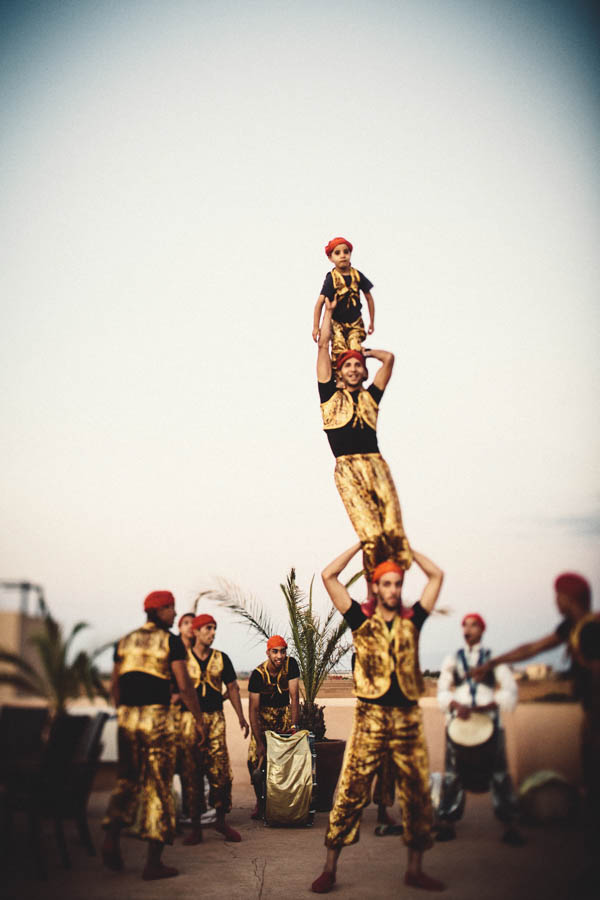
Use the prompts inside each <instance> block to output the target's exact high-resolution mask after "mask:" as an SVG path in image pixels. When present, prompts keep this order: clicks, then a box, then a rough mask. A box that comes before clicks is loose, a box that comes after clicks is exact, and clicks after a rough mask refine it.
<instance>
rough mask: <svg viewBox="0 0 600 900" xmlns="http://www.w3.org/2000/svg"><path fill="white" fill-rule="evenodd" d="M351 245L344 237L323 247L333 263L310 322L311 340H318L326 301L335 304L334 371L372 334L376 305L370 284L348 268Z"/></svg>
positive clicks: (360, 273)
mask: <svg viewBox="0 0 600 900" xmlns="http://www.w3.org/2000/svg"><path fill="white" fill-rule="evenodd" d="M352 249H353V248H352V244H351V243H350V241H347V240H346V238H343V237H335V238H332V240H330V241H329V243H328V244H327V246H326V247H325V253H326V254H327V256H328V257H329V259H330V260H331V261H332V262H333V263H334V268H333V269H332V270H331V272H328V273H327V275H326V276H325V281H324V282H323V287H322V288H321V293H320V294H319V299H318V300H317V302H316V304H315V315H314V322H313V332H312V336H313V340H314V341H315V342H317V341H318V340H319V332H320V322H321V313H322V312H323V305H324V304H325V300H326V299H327V300H334V299H336V300H337V305H336V307H335V309H334V311H333V321H332V336H331V360H332V366H333V371H334V372H335V370H336V361H337V359H338V357H339V356H341V354H342V353H344V352H345V351H346V350H359V351H360V350H361V349H362V343H363V341H364V339H365V337H366V335H367V333H368V334H373V331H374V323H375V303H374V302H373V296H372V294H371V288H372V287H373V284H372V282H370V281H369V279H368V278H367V277H366V276H365V275H363V274H362V272H359V271H358V269H353V268H352V266H351V265H350V257H351V255H352ZM361 291H362V292H363V294H364V295H365V299H366V301H367V307H368V309H369V317H370V324H369V328H368V332H365V325H364V322H363V318H362V315H361V313H360V310H361V305H362V304H361V299H360V292H361Z"/></svg>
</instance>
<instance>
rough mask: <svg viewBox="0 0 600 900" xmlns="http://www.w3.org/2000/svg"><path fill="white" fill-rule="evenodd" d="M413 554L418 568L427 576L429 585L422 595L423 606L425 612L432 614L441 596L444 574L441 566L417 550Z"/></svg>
mask: <svg viewBox="0 0 600 900" xmlns="http://www.w3.org/2000/svg"><path fill="white" fill-rule="evenodd" d="M412 553H413V559H414V561H415V562H416V564H417V565H418V567H419V568H420V569H421V571H422V572H424V573H425V575H427V584H426V585H425V587H424V589H423V593H422V594H421V606H422V607H423V609H424V610H425V612H428V613H430V612H431V610H432V609H433V607H434V606H435V604H436V603H437V599H438V597H439V596H440V591H441V589H442V582H443V580H444V573H443V572H442V570H441V569H440V568H439V566H436V564H435V563H434V562H431V560H430V559H428V558H427V557H426V556H424V555H423V554H422V553H417V551H416V550H413V551H412Z"/></svg>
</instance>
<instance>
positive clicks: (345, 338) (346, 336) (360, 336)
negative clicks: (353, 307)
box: [331, 316, 367, 372]
mask: <svg viewBox="0 0 600 900" xmlns="http://www.w3.org/2000/svg"><path fill="white" fill-rule="evenodd" d="M366 336H367V332H366V331H365V324H364V322H363V319H362V316H359V317H358V319H355V320H354V322H336V321H335V319H332V320H331V365H332V368H333V371H334V372H335V364H336V362H337V359H338V357H339V356H341V355H342V353H345V352H346V350H358V351H359V352H360V351H361V350H362V345H363V341H364V340H365V338H366Z"/></svg>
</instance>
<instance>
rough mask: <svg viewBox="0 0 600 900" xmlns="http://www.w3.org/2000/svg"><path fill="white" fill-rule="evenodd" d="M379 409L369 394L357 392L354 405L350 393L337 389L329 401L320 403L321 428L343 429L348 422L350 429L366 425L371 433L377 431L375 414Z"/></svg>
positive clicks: (363, 391) (326, 429)
mask: <svg viewBox="0 0 600 900" xmlns="http://www.w3.org/2000/svg"><path fill="white" fill-rule="evenodd" d="M378 412H379V407H378V405H377V403H376V402H375V400H374V399H373V397H372V396H371V394H370V393H369V392H368V391H365V390H363V389H362V388H361V389H360V391H359V392H358V399H357V401H356V405H354V401H353V399H352V394H351V393H350V391H347V390H345V389H344V390H342V389H341V388H340V389H338V390H337V391H336V392H335V393H334V394H333V396H332V397H330V398H329V400H326V401H325V403H321V415H322V416H323V428H324V430H325V431H329V430H330V429H331V428H343V427H344V425H347V424H348V422H352V427H353V428H356V427H357V426H359V427H360V428H364V426H365V425H368V427H369V428H372V429H373V431H377V414H378Z"/></svg>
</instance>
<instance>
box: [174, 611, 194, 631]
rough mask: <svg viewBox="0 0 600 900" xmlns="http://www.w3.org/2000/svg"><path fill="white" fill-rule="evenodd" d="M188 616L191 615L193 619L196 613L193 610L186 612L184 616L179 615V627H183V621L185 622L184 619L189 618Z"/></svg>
mask: <svg viewBox="0 0 600 900" xmlns="http://www.w3.org/2000/svg"><path fill="white" fill-rule="evenodd" d="M188 616H191V617H192V619H193V618H194V613H193V612H186V613H184V614H183V615H182V616H179V622H178V623H177V627H178V628H181V623H182V622H183V620H184V619H187V617H188Z"/></svg>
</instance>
